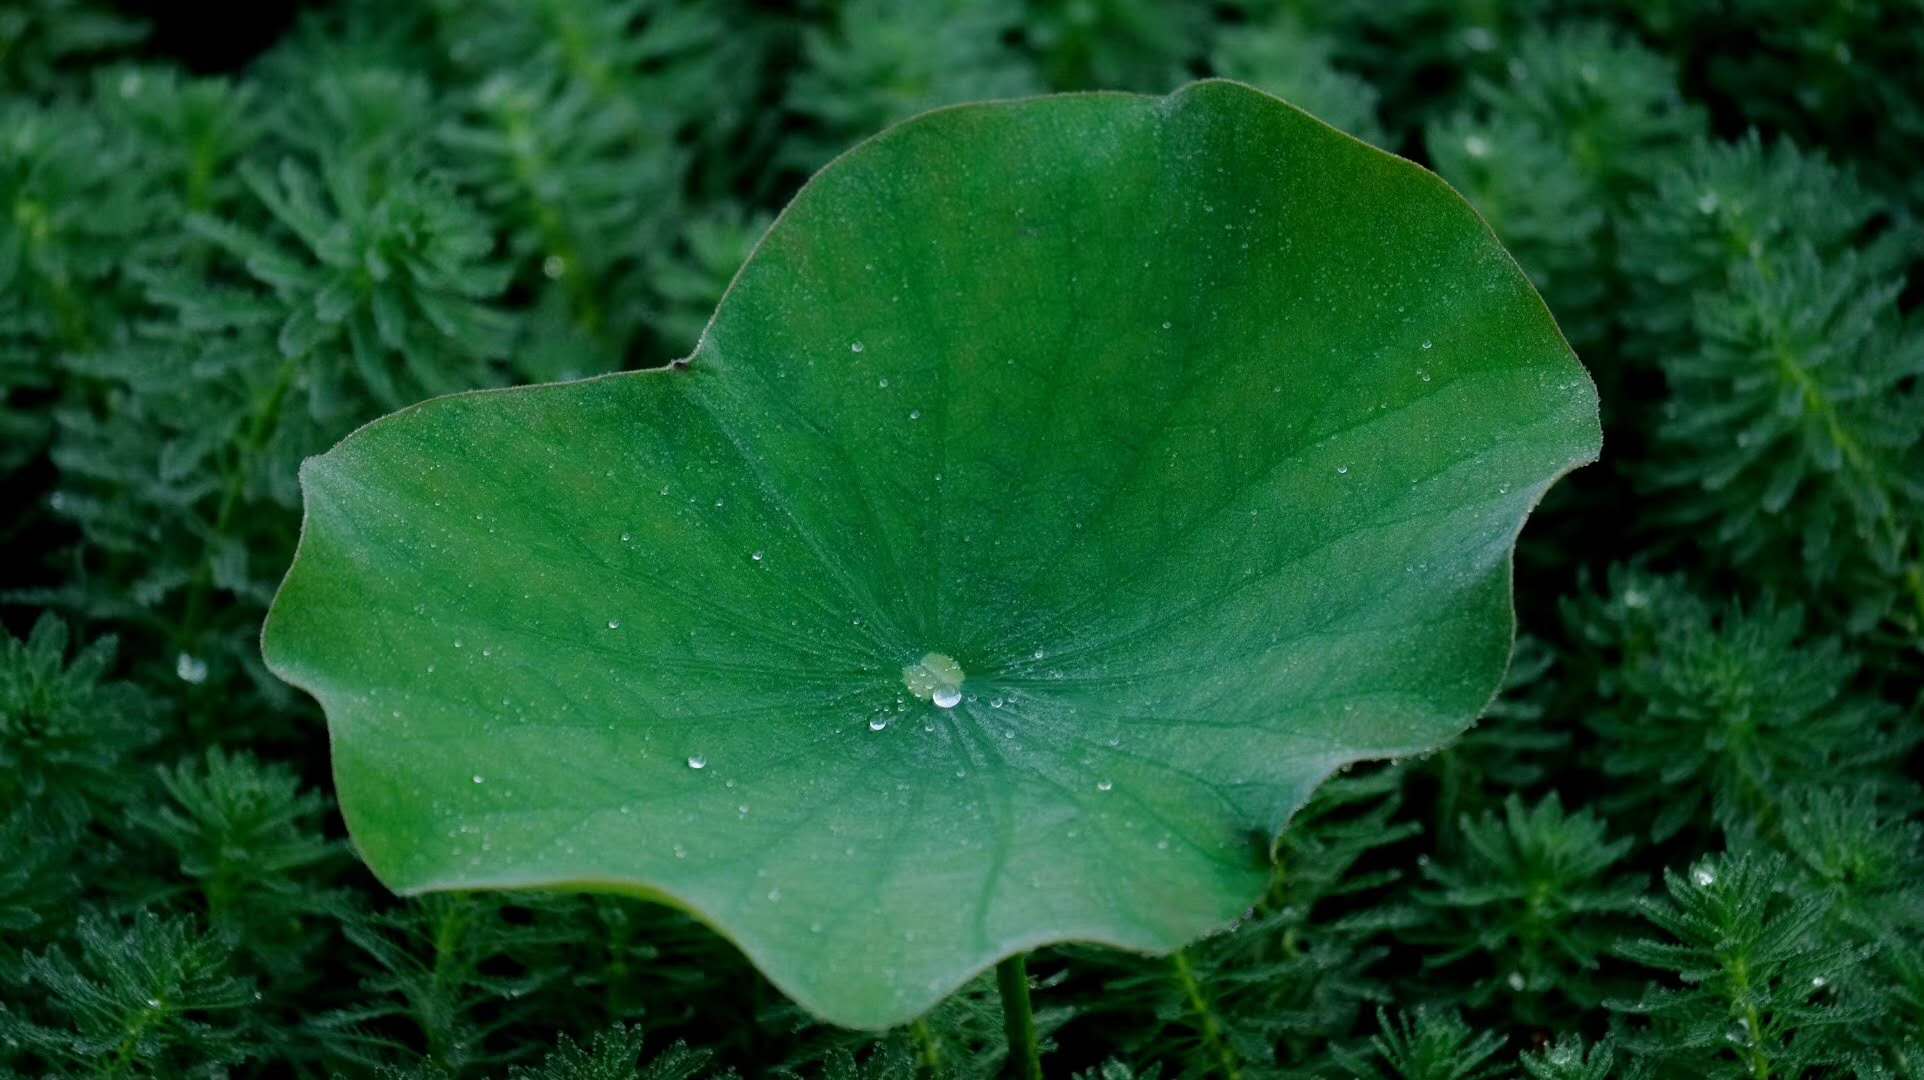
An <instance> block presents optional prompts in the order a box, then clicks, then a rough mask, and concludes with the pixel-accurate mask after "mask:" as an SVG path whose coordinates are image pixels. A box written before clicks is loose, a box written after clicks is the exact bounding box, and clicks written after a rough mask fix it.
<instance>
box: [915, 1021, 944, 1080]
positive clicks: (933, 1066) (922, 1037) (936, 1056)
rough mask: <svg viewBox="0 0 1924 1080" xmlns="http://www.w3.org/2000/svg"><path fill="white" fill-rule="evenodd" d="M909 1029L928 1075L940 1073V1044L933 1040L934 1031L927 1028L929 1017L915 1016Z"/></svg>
mask: <svg viewBox="0 0 1924 1080" xmlns="http://www.w3.org/2000/svg"><path fill="white" fill-rule="evenodd" d="M910 1030H912V1031H913V1032H914V1033H915V1047H916V1050H917V1051H918V1052H919V1053H920V1054H921V1057H922V1066H923V1067H924V1068H926V1069H927V1070H928V1071H929V1075H930V1076H940V1075H942V1046H941V1044H940V1043H937V1042H936V1041H935V1033H934V1032H933V1031H930V1030H929V1018H928V1017H926V1016H918V1017H916V1018H915V1023H913V1024H912V1025H910Z"/></svg>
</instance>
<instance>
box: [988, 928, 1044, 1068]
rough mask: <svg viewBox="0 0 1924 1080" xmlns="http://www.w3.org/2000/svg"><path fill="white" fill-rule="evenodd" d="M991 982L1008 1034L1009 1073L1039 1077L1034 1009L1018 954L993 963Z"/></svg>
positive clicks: (1024, 970)
mask: <svg viewBox="0 0 1924 1080" xmlns="http://www.w3.org/2000/svg"><path fill="white" fill-rule="evenodd" d="M995 985H996V989H998V990H1000V991H1002V1026H1003V1029H1004V1030H1005V1031H1007V1032H1008V1035H1009V1073H1010V1074H1011V1075H1013V1076H1019V1077H1021V1078H1022V1080H1042V1055H1041V1052H1040V1051H1039V1050H1038V1049H1037V1048H1036V1041H1035V1012H1034V1011H1033V1010H1032V1009H1031V1008H1030V1007H1029V972H1028V968H1027V966H1026V965H1025V964H1024V962H1023V957H1022V954H1021V953H1017V954H1015V955H1014V956H1011V957H1009V958H1008V959H1007V960H1004V961H1002V962H1001V963H999V964H997V965H996V966H995Z"/></svg>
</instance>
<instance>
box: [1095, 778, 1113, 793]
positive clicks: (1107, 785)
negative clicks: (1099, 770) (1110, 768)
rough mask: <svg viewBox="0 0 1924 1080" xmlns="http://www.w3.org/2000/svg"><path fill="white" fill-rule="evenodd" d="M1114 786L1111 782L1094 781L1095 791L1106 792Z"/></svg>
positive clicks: (1106, 780)
mask: <svg viewBox="0 0 1924 1080" xmlns="http://www.w3.org/2000/svg"><path fill="white" fill-rule="evenodd" d="M1115 786H1116V784H1115V781H1113V780H1108V779H1103V780H1098V781H1096V790H1097V791H1108V790H1110V789H1111V788H1113V787H1115Z"/></svg>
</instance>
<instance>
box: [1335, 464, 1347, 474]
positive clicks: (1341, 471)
mask: <svg viewBox="0 0 1924 1080" xmlns="http://www.w3.org/2000/svg"><path fill="white" fill-rule="evenodd" d="M1336 475H1338V476H1348V475H1349V466H1348V465H1338V466H1336Z"/></svg>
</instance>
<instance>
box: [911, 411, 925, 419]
mask: <svg viewBox="0 0 1924 1080" xmlns="http://www.w3.org/2000/svg"><path fill="white" fill-rule="evenodd" d="M909 419H910V420H920V419H922V410H920V409H910V410H909Z"/></svg>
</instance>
